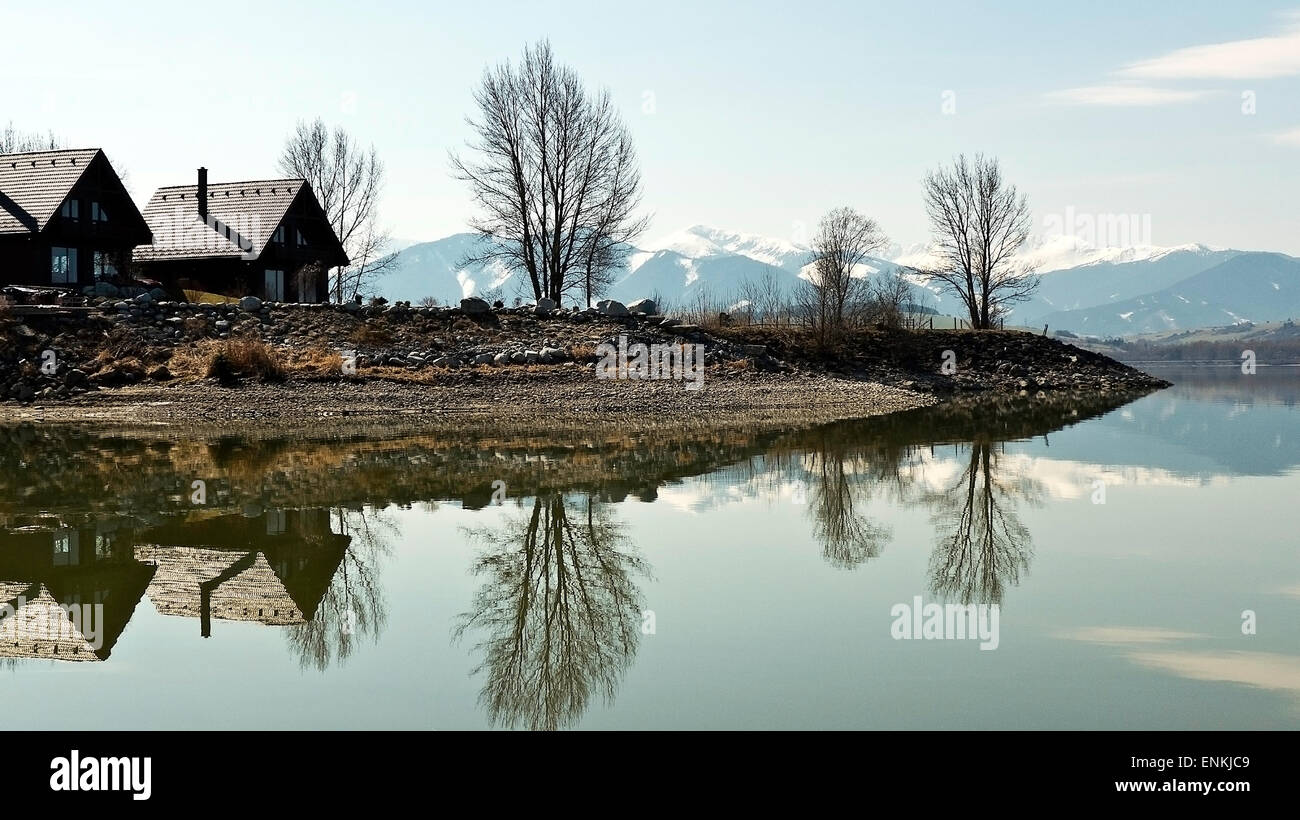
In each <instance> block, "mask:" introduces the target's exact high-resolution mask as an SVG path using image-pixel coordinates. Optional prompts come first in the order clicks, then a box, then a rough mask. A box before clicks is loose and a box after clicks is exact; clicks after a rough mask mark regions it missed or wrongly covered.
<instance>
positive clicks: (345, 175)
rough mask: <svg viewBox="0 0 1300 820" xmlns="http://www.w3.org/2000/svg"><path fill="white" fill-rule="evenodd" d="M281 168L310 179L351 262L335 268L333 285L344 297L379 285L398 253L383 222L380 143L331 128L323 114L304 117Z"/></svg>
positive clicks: (283, 155)
mask: <svg viewBox="0 0 1300 820" xmlns="http://www.w3.org/2000/svg"><path fill="white" fill-rule="evenodd" d="M278 165H279V168H280V171H281V172H283V173H285V174H287V175H289V176H292V177H294V178H300V179H305V180H307V182H308V183H309V184H310V185H311V187H312V190H313V191H314V192H315V194H316V198H317V199H318V200H319V201H320V204H321V208H323V209H324V211H325V216H326V218H327V219H328V220H329V223H330V225H331V226H332V227H333V228H334V233H335V234H336V235H337V236H338V238H339V241H340V242H342V243H343V249H344V250H345V251H346V252H347V255H348V258H349V259H351V260H352V263H351V264H350V265H348V266H347V267H346V268H337V269H335V271H334V277H333V279H334V284H333V286H332V288H331V290H333V292H334V299H335V300H336V301H338V302H342V301H344V300H345V299H353V298H356V297H358V296H360V295H362V294H363V291H371V290H373V289H374V286H375V282H376V280H377V279H378V278H379V277H380V276H382V275H384V274H386V273H388V272H390V271H391V270H392V268H393V267H394V266H395V265H396V263H397V256H398V255H397V254H396V253H389V252H388V247H389V245H390V243H391V238H390V236H389V234H388V232H387V231H384V230H382V229H380V228H379V227H378V217H379V195H380V193H381V192H382V191H383V187H384V164H383V162H381V161H380V159H379V155H378V153H376V151H375V147H374V146H373V145H372V146H370V147H369V148H362V147H361V146H360V145H359V144H358V143H357V141H356V140H355V139H353V137H352V136H351V135H350V134H348V132H346V131H344V130H343V129H342V128H337V129H334V130H333V131H331V130H330V129H329V127H328V126H326V125H325V122H324V120H321V119H319V118H317V119H316V120H315V121H313V122H310V123H308V122H299V123H298V126H297V128H296V129H294V132H293V134H292V135H291V136H290V137H289V139H288V140H286V141H285V145H284V150H283V151H282V152H281V153H280V159H279V163H278Z"/></svg>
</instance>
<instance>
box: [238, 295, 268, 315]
mask: <svg viewBox="0 0 1300 820" xmlns="http://www.w3.org/2000/svg"><path fill="white" fill-rule="evenodd" d="M239 309H240V310H242V311H244V312H245V313H256V312H257V311H259V310H261V309H262V300H261V299H258V298H257V297H256V296H245V297H244V298H243V299H240V300H239Z"/></svg>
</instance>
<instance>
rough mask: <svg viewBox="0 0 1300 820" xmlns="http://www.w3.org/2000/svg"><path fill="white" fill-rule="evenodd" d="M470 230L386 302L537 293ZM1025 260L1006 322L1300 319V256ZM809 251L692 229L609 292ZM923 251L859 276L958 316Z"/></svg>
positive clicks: (1154, 328) (718, 282)
mask: <svg viewBox="0 0 1300 820" xmlns="http://www.w3.org/2000/svg"><path fill="white" fill-rule="evenodd" d="M482 241H483V240H482V239H480V238H479V237H478V236H476V235H475V234H471V233H460V234H454V235H452V236H448V237H445V238H443V239H438V240H435V241H433V242H415V243H410V244H408V243H402V244H403V245H407V246H406V247H404V248H403V249H402V251H401V254H400V256H399V258H398V264H397V265H396V267H395V269H394V270H393V271H392V272H391V273H390V274H388V275H386V276H385V277H384V278H383V279H382V280H381V281H380V283H379V290H380V292H381V294H382V295H383V296H385V297H386V298H388V299H390V300H399V299H400V300H410V301H419V300H421V299H423V298H425V297H433V298H435V299H437V300H438V301H439V302H440V303H442V304H455V303H456V302H458V301H459V300H460V299H461V298H463V297H465V296H470V295H487V296H491V297H492V298H493V299H498V298H499V299H502V300H504V301H506V302H508V303H509V302H512V301H513V300H514V299H515V298H516V297H519V298H522V299H523V301H525V302H527V301H531V293H529V292H527V290H526V288H523V287H520V285H526V282H525V280H524V277H522V276H521V275H518V274H512V272H511V271H508V270H506V269H505V268H504V267H503V266H501V265H499V264H490V265H470V266H462V265H460V261H461V260H462V259H464V258H465V256H466V255H467V254H468V253H470V252H471V251H473V250H474V249H475V248H477V247H480V243H481V242H482ZM1020 256H1021V261H1023V262H1025V263H1027V264H1029V265H1031V266H1032V267H1033V268H1034V269H1035V270H1036V271H1037V273H1035V274H1034V275H1036V276H1038V277H1039V286H1038V289H1037V291H1036V292H1035V294H1034V296H1033V297H1032V298H1031V299H1030V300H1029V301H1027V302H1024V303H1022V304H1020V305H1018V306H1016V307H1015V309H1014V310H1013V312H1012V314H1011V315H1010V318H1009V323H1014V324H1017V325H1022V326H1028V327H1038V326H1040V325H1043V324H1046V325H1049V326H1050V327H1051V328H1054V329H1059V330H1070V331H1073V332H1075V333H1078V334H1083V335H1092V336H1099V337H1106V336H1130V335H1136V334H1141V333H1152V332H1162V331H1168V330H1184V329H1191V328H1196V327H1206V326H1221V325H1231V324H1239V323H1244V322H1269V321H1277V320H1283V319H1287V318H1291V317H1297V316H1300V259H1296V258H1295V257H1291V256H1287V255H1285V254H1281V253H1270V252H1259V251H1256V252H1250V251H1241V250H1234V249H1227V248H1214V247H1210V246H1207V245H1199V244H1197V245H1180V246H1175V247H1158V246H1138V247H1124V248H1097V247H1093V246H1090V245H1088V244H1087V243H1085V242H1081V241H1079V240H1077V239H1075V238H1072V237H1068V236H1057V237H1051V238H1048V239H1043V240H1039V241H1036V242H1033V243H1031V244H1029V245H1027V246H1026V248H1024V249H1023V250H1022V252H1021V255H1020ZM807 260H808V249H807V248H806V247H805V246H802V245H800V244H798V243H795V242H792V241H789V240H783V239H776V238H772V237H765V236H761V235H757V234H748V233H741V232H737V231H730V230H724V229H721V228H715V227H710V226H706V225H696V226H693V227H690V228H687V229H685V230H682V231H678V232H676V233H673V234H669V235H668V236H664V237H661V238H659V239H657V240H654V241H649V242H642V243H638V246H637V247H635V248H632V249H630V250H629V255H628V264H627V267H626V268H625V269H624V270H622V271H620V272H619V273H618V275H617V277H616V280H615V283H614V284H613V286H612V287H611V288H610V290H609V292H608V293H607V294H606V297H607V298H612V299H618V300H619V301H623V302H628V301H632V300H635V299H639V298H642V297H645V296H654V297H657V298H658V299H659V300H660V301H661V302H664V303H666V304H667V305H669V306H679V307H680V306H685V305H688V304H692V303H694V302H695V301H697V300H699V299H701V298H707V299H708V300H709V301H710V302H711V303H716V304H724V305H727V304H732V303H733V302H736V301H739V300H740V298H741V293H742V290H743V288H744V286H745V284H746V283H747V282H748V283H755V284H757V283H760V282H763V281H764V280H765V279H768V278H769V277H770V278H771V281H772V282H774V283H775V284H776V286H777V287H778V288H779V289H780V290H781V291H782V293H784V294H786V295H789V294H790V293H791V292H793V290H794V288H795V287H796V286H797V285H798V284H799V283H800V278H799V277H800V273H801V271H802V270H803V269H804V267H805V266H806V264H807ZM932 263H933V259H932V258H931V256H930V255H929V253H928V252H927V250H926V249H925V248H923V247H912V248H900V247H897V246H896V247H894V248H892V249H890V251H888V252H886V253H882V254H881V256H878V257H869V258H868V259H867V261H866V263H865V264H864V265H863V266H862V267H861V269H860V271H859V273H858V275H861V276H866V277H875V276H882V275H883V276H902V277H903V278H904V280H905V281H907V282H908V284H909V286H910V287H911V288H912V290H913V294H914V295H913V301H914V302H915V303H917V304H919V305H922V306H925V307H926V308H928V309H934V310H935V311H936V312H938V313H941V314H958V315H959V314H961V313H962V311H961V309H960V303H959V302H958V301H957V300H956V299H955V298H954V297H953V296H951V295H950V294H947V293H943V292H941V291H940V290H939V289H938V288H936V287H934V286H933V285H931V284H929V283H926V282H925V281H924V280H922V279H920V278H918V277H916V276H915V275H913V274H912V273H910V272H909V268H914V267H924V266H926V265H928V264H932Z"/></svg>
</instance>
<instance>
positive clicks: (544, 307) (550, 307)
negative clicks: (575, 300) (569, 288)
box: [533, 296, 557, 316]
mask: <svg viewBox="0 0 1300 820" xmlns="http://www.w3.org/2000/svg"><path fill="white" fill-rule="evenodd" d="M556 307H557V305H556V304H555V300H554V299H547V298H546V297H545V296H543V297H542V298H541V299H538V300H537V306H536V307H535V308H533V310H534V311H535V312H536V313H539V314H541V315H542V316H545V315H546V314H548V313H551V312H552V311H554V310H555V308H556Z"/></svg>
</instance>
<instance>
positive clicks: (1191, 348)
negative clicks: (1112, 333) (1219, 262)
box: [1105, 338, 1300, 364]
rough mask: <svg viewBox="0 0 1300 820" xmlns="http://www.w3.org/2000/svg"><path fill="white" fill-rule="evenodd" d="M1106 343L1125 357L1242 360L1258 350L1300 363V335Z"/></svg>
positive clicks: (1264, 356)
mask: <svg viewBox="0 0 1300 820" xmlns="http://www.w3.org/2000/svg"><path fill="white" fill-rule="evenodd" d="M1105 344H1106V346H1107V347H1112V348H1114V349H1115V351H1116V352H1115V353H1114V354H1113V355H1114V356H1115V358H1117V359H1120V360H1121V361H1170V362H1206V361H1234V362H1239V361H1241V356H1242V353H1244V352H1245V351H1247V350H1251V351H1254V353H1255V360H1256V361H1257V362H1259V363H1260V364H1300V338H1295V339H1278V340H1272V341H1270V340H1264V339H1258V340H1253V339H1235V340H1224V341H1212V340H1209V339H1206V340H1201V341H1194V342H1179V343H1177V344H1153V343H1151V342H1146V341H1123V340H1120V339H1107V340H1106V343H1105Z"/></svg>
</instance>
